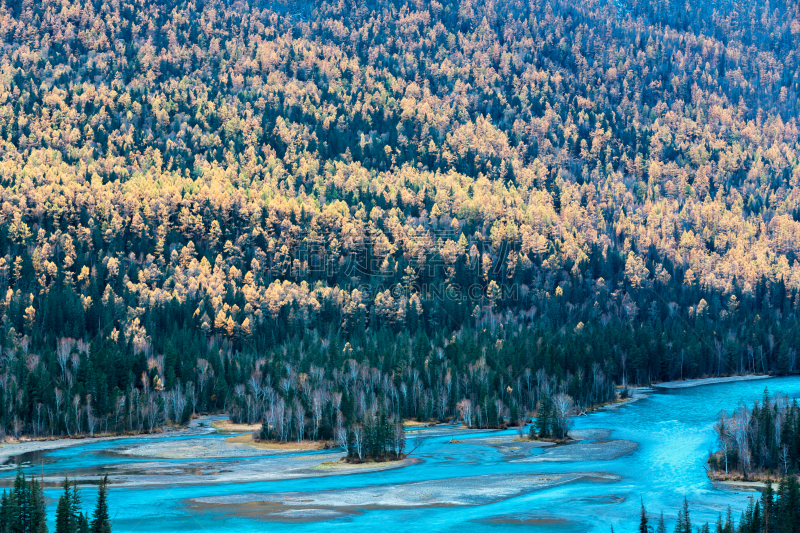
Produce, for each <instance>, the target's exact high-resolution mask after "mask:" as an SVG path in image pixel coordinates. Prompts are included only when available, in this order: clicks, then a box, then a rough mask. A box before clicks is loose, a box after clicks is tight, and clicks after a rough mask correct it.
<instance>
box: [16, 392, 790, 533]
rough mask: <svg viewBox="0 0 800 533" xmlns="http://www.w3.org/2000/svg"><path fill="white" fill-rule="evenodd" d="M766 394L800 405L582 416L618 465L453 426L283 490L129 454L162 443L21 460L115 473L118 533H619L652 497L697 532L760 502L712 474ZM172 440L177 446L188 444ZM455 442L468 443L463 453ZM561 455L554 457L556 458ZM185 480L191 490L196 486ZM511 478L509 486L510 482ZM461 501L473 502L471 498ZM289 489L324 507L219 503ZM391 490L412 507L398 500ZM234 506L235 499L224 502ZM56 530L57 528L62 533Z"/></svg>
mask: <svg viewBox="0 0 800 533" xmlns="http://www.w3.org/2000/svg"><path fill="white" fill-rule="evenodd" d="M765 387H767V388H769V390H770V392H782V393H784V394H786V395H788V396H789V397H799V396H800V378H798V377H791V378H773V379H767V380H757V381H744V382H733V383H724V384H716V385H706V386H701V387H694V388H687V389H675V390H669V391H656V392H654V393H650V394H649V396H648V397H646V398H643V399H640V400H638V401H635V402H633V403H630V404H628V405H624V406H622V407H619V408H616V409H610V410H606V411H600V412H597V413H592V414H590V415H588V416H583V417H578V418H577V419H576V420H575V430H576V433H578V434H580V433H583V434H584V435H588V436H590V437H591V436H592V435H594V439H591V438H590V439H589V440H588V441H585V442H586V443H587V444H589V445H590V446H589V447H588V448H591V445H593V444H595V443H596V444H597V445H598V446H599V449H601V450H602V449H605V448H603V446H605V445H604V444H603V443H607V442H608V440H609V439H614V440H615V441H616V440H619V441H622V442H623V443H624V441H633V442H635V443H636V444H638V446H637V447H636V448H635V449H634V450H633V451H628V452H627V453H624V454H623V455H621V456H618V457H613V454H612V456H610V457H600V456H597V455H596V454H595V453H591V450H589V449H588V448H586V449H584V448H573V450H578V453H577V457H571V458H567V459H570V460H568V461H564V460H561V461H558V460H546V461H539V462H536V461H537V460H539V459H543V458H544V459H548V458H549V459H558V458H559V456H558V455H557V452H558V451H562V450H564V449H570V447H569V446H567V447H562V448H554V449H537V448H534V449H532V450H524V453H522V454H521V455H513V454H508V453H502V452H503V450H501V449H498V448H496V447H493V446H482V445H476V443H480V442H481V441H474V442H470V441H471V440H472V439H478V438H481V437H484V438H485V437H491V439H495V440H500V439H502V438H504V436H507V435H513V434H514V432H513V431H507V432H488V433H477V432H474V433H469V434H463V433H461V434H449V433H448V432H447V431H446V430H445V431H435V432H432V433H431V435H432V436H430V437H428V438H426V439H425V440H424V443H423V444H421V445H420V446H419V447H418V448H417V450H416V451H415V452H414V454H413V455H414V456H415V457H417V458H419V459H420V460H421V462H420V463H418V464H414V465H412V466H407V467H404V468H398V469H394V470H386V471H381V472H372V473H364V474H350V475H339V476H329V477H315V478H307V479H289V480H281V481H257V482H247V483H245V482H225V481H224V479H225V478H224V476H225V475H229V474H226V472H238V473H239V474H241V473H242V472H243V471H246V469H247V468H248V465H250V464H256V462H257V461H258V459H247V458H240V457H239V458H233V459H225V460H206V461H197V460H176V459H156V458H146V457H137V456H132V455H122V454H120V453H118V452H119V451H120V450H122V449H125V448H129V447H131V446H135V445H137V444H140V443H144V442H152V439H120V440H112V441H103V442H95V443H91V444H87V445H82V446H75V447H70V448H62V449H59V450H53V451H44V452H38V453H36V454H27V455H25V456H19V457H15V458H12V460H11V463H14V462H19V463H22V464H23V466H24V468H25V471H26V473H28V474H29V475H36V476H40V475H43V476H44V477H45V478H46V479H52V480H53V483H52V484H53V485H55V483H54V482H55V480H56V479H57V478H59V477H61V478H63V476H65V475H70V476H77V477H78V479H82V480H86V479H89V478H91V477H92V476H95V475H99V474H102V473H104V472H108V473H109V476H110V480H111V483H112V489H111V492H110V507H111V509H112V516H113V519H114V523H113V527H114V531H115V532H117V533H124V532H142V531H153V532H167V531H170V532H171V531H186V532H220V531H237V532H238V533H247V532H262V531H264V530H270V531H289V530H291V531H340V530H341V529H342V528H347V531H348V532H351V531H362V530H364V531H372V530H375V529H376V528H378V529H380V530H386V531H392V530H394V531H425V532H431V531H464V530H469V531H487V532H492V531H518V530H519V531H521V530H523V529H524V530H525V531H553V532H572V531H575V532H578V531H603V532H607V531H609V530H610V528H609V526H610V525H611V524H613V525H614V527H615V530H616V531H633V530H635V528H636V523H637V520H638V514H639V508H640V507H639V506H640V501H643V502H644V504H645V507H646V508H647V510H648V512H649V513H650V514H651V517H653V518H656V517H657V516H658V514H659V513H660V512H662V511H663V512H664V516H665V518H666V519H667V522H668V527H671V522H673V521H674V517H675V513H676V512H677V509H678V508H679V506H680V505H682V503H683V499H684V497H686V498H688V500H689V505H690V509H691V517H692V520H693V522H695V523H699V522H700V521H703V522H705V521H712V520H715V519H716V517H717V515H718V513H720V512H723V513H724V512H725V509H726V508H727V506H731V507H732V509H733V510H734V517H737V518H738V516H739V513H740V512H741V510H742V509H744V507H745V506H746V505H747V499H748V496H750V495H751V494H752V493H744V492H742V493H736V492H733V491H723V490H719V489H717V488H715V487H714V486H713V485H712V484H711V483H710V482H709V481H708V478H707V477H706V474H705V471H704V465H705V461H706V459H707V456H708V452H709V451H710V450H711V449H713V447H714V432H713V425H714V422H715V420H716V418H717V416H718V414H719V412H720V411H721V410H723V409H724V410H727V411H728V412H730V411H732V410H734V409H735V408H736V405H737V404H738V402H739V401H745V402H747V403H748V405H750V404H752V402H753V401H754V400H756V399H760V398H761V396H762V394H763V392H764V388H765ZM594 429H607V430H610V434H609V435H608V437H606V436H605V435H603V432H598V431H592V430H594ZM409 434H411V432H409ZM166 438H168V439H174V440H176V441H177V440H178V439H184V438H186V437H166ZM194 438H197V437H194ZM202 438H208V439H220V438H224V437H221V436H218V435H208V436H205V437H202ZM505 438H508V437H505ZM598 438H599V440H598ZM451 439H457V440H458V441H460V442H458V443H452V442H450V441H451ZM491 439H490V441H489V442H492V441H491ZM412 440H413V439H412ZM482 442H486V440H485V439H484V441H482ZM584 450H586V451H584ZM553 452H556V455H550V454H552V453H553ZM312 455H313V454H312ZM280 459H281V460H282V459H286V458H280ZM288 459H304V458H303V457H300V458H298V457H296V456H295V457H290V458H288ZM562 459H563V457H562ZM602 459H606V460H602ZM531 460H533V461H531ZM312 462H313V461H312ZM571 473H572V474H574V473H586V474H588V475H583V476H580V475H570V474H571ZM198 474H203V475H198ZM13 475H14V470H13V468H7V469H6V470H4V471H2V472H0V483H2V484H3V485H6V486H8V484H9V482H10V480H11V478H12V477H13ZM237 475H238V474H237ZM137 476H138V477H137ZM220 476H221V477H220ZM564 476H566V477H564ZM551 477H552V478H553V479H560V478H561V477H563V480H564V481H565V482H563V483H561V484H556V485H554V486H548V487H547V488H543V489H541V490H526V489H520V488H519V487H521V486H523V485H524V483H525V482H526V480H530V479H534V478H536V479H551ZM573 478H576V479H577V480H572V479H573ZM207 479H213V480H216V481H213V482H207V481H206V480H207ZM454 479H455V481H452V480H454ZM131 480H134V481H133V482H132V481H131ZM136 480H138V481H136ZM186 480H189V481H191V483H185V482H184V481H186ZM219 480H223V481H219ZM498 480H499V481H498ZM504 480H507V484H508V487H507V488H508V489H509V490H505V489H504V488H503V487H499V486H498V483H500V484H501V485H502V483H505V482H506V481H504ZM570 480H572V481H570ZM567 481H568V482H567ZM421 482H422V483H421ZM487 487H490V489H487ZM459 491H460V492H461V493H463V494H461V495H459V494H458V493H459ZM481 491H483V492H481ZM285 493H295V494H292V495H290V496H289V497H288V499H289V500H290V503H291V506H294V507H293V508H302V507H303V506H304V505H306V506H307V507H308V508H312V509H316V511H314V512H311V513H309V512H308V511H300V512H298V513H294V512H293V511H292V512H288V513H279V514H269V513H268V512H267V511H275V507H274V505H273V507H271V508H266V507H263V506H260V505H259V504H257V503H256V504H254V503H247V504H244V505H220V504H219V501H218V500H217V499H214V500H212V499H210V498H218V497H220V496H222V497H228V498H229V499H233V497H236V496H238V497H239V499H244V500H245V501H247V500H253V499H255V500H257V499H259V498H264V497H267V498H271V497H272V496H273V495H276V494H284V495H285ZM296 493H304V494H300V495H298V494H296ZM59 494H60V490H59V489H58V488H57V487H56V486H48V487H47V488H46V490H45V496H46V497H47V498H48V514H49V516H50V517H51V518H52V517H53V516H54V513H55V505H56V499H57V498H58V496H59ZM389 494H392V495H394V496H396V497H397V498H400V500H402V502H406V503H409V502H411V503H410V504H409V505H403V504H397V505H393V504H391V503H388V504H387V503H386V502H387V501H390V500H387V497H388V496H387V495H389ZM454 494H455V496H454ZM481 494H482V495H481ZM82 495H83V499H84V505H85V508H87V509H91V507H92V506H93V505H94V499H95V495H96V491H95V489H94V487H92V486H91V485H86V486H84V487H83V488H82ZM306 496H307V498H306ZM394 496H393V497H394ZM281 497H283V496H281ZM281 497H279V498H278V499H280V498H281ZM198 498H199V500H198ZM359 499H360V500H361V501H359ZM321 501H322V502H323V504H320V502H321ZM391 501H396V499H395V500H391ZM302 502H310V503H307V504H303V503H302ZM325 502H327V503H325ZM347 502H349V503H347ZM354 502H355V503H354ZM371 502H376V503H375V504H372V503H371ZM223 503H226V502H225V501H224V498H223ZM227 503H229V501H228V502H227ZM345 503H347V504H345ZM298 506H299V507H298ZM389 507H393V508H389ZM282 508H283V507H282ZM320 509H322V510H320ZM331 509H334V510H331ZM276 517H277V518H276ZM54 529H55V527H54V524H53V523H51V524H50V530H51V531H53V530H54Z"/></svg>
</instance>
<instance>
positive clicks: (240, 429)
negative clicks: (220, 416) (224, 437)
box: [211, 418, 261, 434]
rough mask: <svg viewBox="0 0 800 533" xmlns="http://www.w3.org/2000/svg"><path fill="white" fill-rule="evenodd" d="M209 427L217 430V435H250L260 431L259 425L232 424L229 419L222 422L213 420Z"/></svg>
mask: <svg viewBox="0 0 800 533" xmlns="http://www.w3.org/2000/svg"><path fill="white" fill-rule="evenodd" d="M211 427H213V428H214V429H216V430H217V433H220V434H224V433H252V432H253V431H260V430H261V424H234V423H233V422H231V421H230V419H229V418H226V419H224V420H215V421H214V422H213V423H212V424H211Z"/></svg>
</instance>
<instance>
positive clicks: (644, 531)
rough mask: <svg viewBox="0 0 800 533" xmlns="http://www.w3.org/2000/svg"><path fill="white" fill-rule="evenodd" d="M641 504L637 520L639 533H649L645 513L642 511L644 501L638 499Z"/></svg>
mask: <svg viewBox="0 0 800 533" xmlns="http://www.w3.org/2000/svg"><path fill="white" fill-rule="evenodd" d="M640 501H641V504H642V515H641V517H640V519H639V533H649V529H648V527H647V512H646V511H645V510H644V500H642V499H640Z"/></svg>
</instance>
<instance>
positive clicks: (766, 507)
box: [611, 476, 800, 533]
mask: <svg viewBox="0 0 800 533" xmlns="http://www.w3.org/2000/svg"><path fill="white" fill-rule="evenodd" d="M711 527H712V526H711V525H709V524H708V523H705V524H703V525H702V526H697V525H695V526H692V518H691V512H690V510H689V502H688V501H687V500H686V499H684V503H683V508H681V509H679V510H678V516H677V519H676V520H675V526H674V529H673V531H674V533H694V532H698V533H711V531H712V529H711ZM611 530H612V532H613V530H614V529H613V528H612V529H611ZM798 530H800V484H798V481H797V478H796V477H795V476H788V477H785V478H782V479H781V481H780V482H779V483H778V490H777V491H776V490H775V488H774V486H773V485H772V483H771V482H767V485H766V488H765V489H764V491H763V492H762V493H761V496H760V497H759V498H754V497H753V496H751V497H750V498H749V503H748V505H747V508H746V509H745V510H744V511H743V512H742V513H741V516H740V517H739V523H738V526H737V523H736V518H735V517H734V516H733V514H732V512H731V509H730V507H729V508H728V510H727V512H726V513H725V516H723V515H722V513H720V514H719V518H718V519H717V521H716V524H715V525H714V530H713V531H715V532H716V533H769V532H773V533H795V532H796V531H798ZM637 531H638V533H650V532H655V533H667V532H668V531H669V530H668V529H667V525H666V522H665V521H664V514H663V513H661V515H660V517H659V519H658V520H657V521H656V520H653V519H652V518H651V517H649V515H648V514H647V510H646V509H645V506H644V503H642V513H641V516H640V519H639V528H638V529H637Z"/></svg>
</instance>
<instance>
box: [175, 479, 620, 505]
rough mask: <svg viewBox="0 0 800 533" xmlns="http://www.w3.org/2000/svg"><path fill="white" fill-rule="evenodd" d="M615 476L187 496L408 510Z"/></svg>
mask: <svg viewBox="0 0 800 533" xmlns="http://www.w3.org/2000/svg"><path fill="white" fill-rule="evenodd" d="M619 479H620V478H619V476H616V475H613V474H605V473H597V472H569V473H559V474H531V475H520V474H490V475H483V476H472V477H458V478H449V479H436V480H429V481H418V482H413V483H401V484H397V485H377V486H367V487H355V488H347V489H334V490H323V491H309V492H285V493H270V494H264V493H261V494H239V495H227V496H212V497H204V498H193V499H191V500H189V503H190V505H192V506H196V508H197V509H198V510H205V509H206V508H207V506H209V505H213V506H215V508H216V509H219V508H220V506H232V507H231V508H229V511H233V512H235V509H236V508H237V507H238V508H242V509H249V510H251V511H252V510H253V509H254V506H258V505H262V506H263V511H264V512H265V513H267V512H271V511H273V510H276V506H280V507H277V509H283V510H286V509H287V508H295V509H298V508H299V509H330V510H339V511H345V510H351V511H352V510H355V511H358V510H373V509H414V508H426V507H451V506H471V505H486V504H489V503H494V502H498V501H502V500H505V499H508V498H513V497H515V496H520V495H522V494H527V493H529V492H533V491H536V490H542V489H545V488H548V487H553V486H556V485H560V484H564V483H571V482H575V481H579V480H583V481H596V482H609V481H618V480H619Z"/></svg>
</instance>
